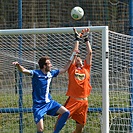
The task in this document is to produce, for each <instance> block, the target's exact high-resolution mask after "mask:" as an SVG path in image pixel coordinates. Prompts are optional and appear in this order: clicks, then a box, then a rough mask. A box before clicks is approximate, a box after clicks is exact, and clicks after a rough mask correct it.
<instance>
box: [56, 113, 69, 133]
mask: <svg viewBox="0 0 133 133" xmlns="http://www.w3.org/2000/svg"><path fill="white" fill-rule="evenodd" d="M69 114H70V112H69V111H66V112H65V113H63V114H62V115H61V117H60V118H59V120H58V122H57V125H56V127H55V130H54V132H53V133H59V131H60V130H61V129H62V128H63V126H64V125H65V124H66V121H67V119H68V116H69Z"/></svg>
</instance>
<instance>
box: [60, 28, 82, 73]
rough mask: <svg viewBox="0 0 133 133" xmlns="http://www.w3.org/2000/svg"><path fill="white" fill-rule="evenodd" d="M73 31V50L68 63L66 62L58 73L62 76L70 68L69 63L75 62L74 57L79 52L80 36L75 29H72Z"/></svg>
mask: <svg viewBox="0 0 133 133" xmlns="http://www.w3.org/2000/svg"><path fill="white" fill-rule="evenodd" d="M73 31H74V33H75V44H74V48H73V50H72V54H71V57H70V59H69V61H68V62H67V64H66V65H65V66H64V67H63V68H61V69H60V73H59V74H62V73H64V72H66V71H67V70H68V68H69V67H70V65H71V63H74V62H75V57H76V56H77V54H78V52H79V49H78V48H79V39H80V36H79V34H78V32H77V31H76V29H75V28H73Z"/></svg>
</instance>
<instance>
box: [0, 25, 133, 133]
mask: <svg viewBox="0 0 133 133" xmlns="http://www.w3.org/2000/svg"><path fill="white" fill-rule="evenodd" d="M84 28H87V27H76V29H77V31H79V32H81V30H82V29H84ZM89 28H90V35H89V39H90V43H91V46H92V52H93V53H92V56H93V57H92V68H91V85H92V91H91V94H90V96H89V97H88V101H89V108H88V113H87V123H86V125H85V127H84V130H83V133H127V132H132V131H133V114H132V111H133V95H132V94H133V83H132V82H133V81H132V80H133V74H132V73H133V68H132V67H133V63H132V62H133V44H132V43H133V41H132V39H133V38H132V37H131V36H127V35H123V34H119V33H116V32H113V31H110V30H109V29H108V26H91V27H89ZM74 39H75V37H74V33H73V27H61V28H35V29H10V30H0V132H1V133H8V132H11V133H16V132H17V133H31V132H36V126H35V123H34V120H33V114H32V96H31V94H32V87H31V77H30V76H26V75H24V74H21V73H19V72H18V70H17V69H16V68H15V67H14V65H12V62H14V61H19V62H20V64H21V65H23V66H24V67H25V68H27V69H39V68H38V64H37V62H38V59H39V58H40V57H42V56H44V55H48V56H50V58H51V60H52V65H53V68H55V69H56V68H61V67H63V66H64V65H65V63H66V62H67V60H68V59H69V58H70V55H71V51H72V48H73V45H74ZM79 50H80V53H79V54H80V56H81V58H82V59H83V60H84V59H85V56H86V45H85V44H84V43H83V42H82V41H80V46H79ZM67 86H68V76H67V73H64V74H62V75H59V76H58V77H56V78H54V79H53V80H52V83H51V85H50V93H51V95H52V97H53V99H54V100H57V101H58V102H59V103H61V104H64V102H65V101H66V99H67V97H66V95H65V93H66V90H67ZM56 120H57V117H51V116H48V115H46V116H45V117H44V129H45V132H46V133H49V132H52V131H53V128H54V124H55V122H56ZM74 129H75V122H74V121H73V120H71V119H69V120H68V121H67V123H66V125H65V126H64V127H63V129H62V131H61V133H67V132H69V133H70V132H72V131H73V130H74Z"/></svg>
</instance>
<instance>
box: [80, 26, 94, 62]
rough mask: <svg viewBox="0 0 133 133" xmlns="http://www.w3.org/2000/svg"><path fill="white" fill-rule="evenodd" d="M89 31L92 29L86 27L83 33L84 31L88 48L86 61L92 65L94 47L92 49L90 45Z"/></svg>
mask: <svg viewBox="0 0 133 133" xmlns="http://www.w3.org/2000/svg"><path fill="white" fill-rule="evenodd" d="M89 31H90V29H89V28H86V29H84V30H82V33H83V39H84V42H85V43H86V48H87V55H86V62H87V64H88V65H91V63H92V49H91V45H90V42H89V38H88V35H89Z"/></svg>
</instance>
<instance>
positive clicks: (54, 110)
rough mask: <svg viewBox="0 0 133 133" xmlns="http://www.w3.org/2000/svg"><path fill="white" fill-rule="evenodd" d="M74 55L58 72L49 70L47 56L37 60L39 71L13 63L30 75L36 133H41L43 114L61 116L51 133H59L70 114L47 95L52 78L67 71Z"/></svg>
mask: <svg viewBox="0 0 133 133" xmlns="http://www.w3.org/2000/svg"><path fill="white" fill-rule="evenodd" d="M75 54H76V53H75V52H74V53H73V54H72V56H71V58H70V60H69V61H68V63H67V64H66V65H65V66H64V68H61V69H60V70H51V67H52V64H51V61H50V58H49V57H48V56H44V57H42V58H40V59H39V62H38V64H39V67H40V70H28V69H26V68H24V67H23V66H21V65H20V64H19V63H18V62H13V64H14V65H15V66H16V67H17V68H18V70H19V71H20V72H22V73H24V74H28V75H32V89H33V92H32V99H33V114H34V121H35V123H36V126H37V133H43V130H44V125H43V117H44V115H45V114H47V115H51V116H56V115H58V114H62V115H61V117H60V119H58V122H57V124H56V128H55V130H54V131H53V133H59V132H60V130H61V129H62V127H63V126H64V125H65V123H66V120H67V119H68V116H69V113H70V112H69V111H68V110H67V109H66V108H65V107H64V106H62V105H61V104H59V103H58V102H56V101H55V100H53V99H52V97H51V95H50V93H49V86H50V82H51V80H52V78H53V77H56V76H57V75H58V74H62V73H64V72H66V71H67V69H68V68H69V66H70V64H71V61H72V60H73V58H74V56H75Z"/></svg>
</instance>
